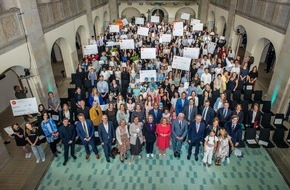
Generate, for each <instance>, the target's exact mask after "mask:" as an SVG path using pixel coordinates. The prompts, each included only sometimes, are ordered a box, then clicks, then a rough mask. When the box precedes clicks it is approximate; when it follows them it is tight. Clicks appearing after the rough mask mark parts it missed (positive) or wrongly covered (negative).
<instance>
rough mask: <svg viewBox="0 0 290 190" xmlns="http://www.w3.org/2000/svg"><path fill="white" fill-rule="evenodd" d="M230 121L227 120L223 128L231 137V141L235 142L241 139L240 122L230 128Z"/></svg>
mask: <svg viewBox="0 0 290 190" xmlns="http://www.w3.org/2000/svg"><path fill="white" fill-rule="evenodd" d="M232 124H233V123H232V122H231V121H229V122H227V123H226V124H225V127H224V128H225V129H226V130H227V132H228V134H229V135H230V136H231V137H232V141H233V143H234V144H235V143H236V142H240V141H241V140H242V133H243V131H242V125H241V124H240V123H237V124H236V127H235V128H234V129H232Z"/></svg>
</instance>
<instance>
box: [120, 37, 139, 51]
mask: <svg viewBox="0 0 290 190" xmlns="http://www.w3.org/2000/svg"><path fill="white" fill-rule="evenodd" d="M120 49H135V47H134V40H133V39H129V40H120Z"/></svg>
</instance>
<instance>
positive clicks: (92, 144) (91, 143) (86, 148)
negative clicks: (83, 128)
mask: <svg viewBox="0 0 290 190" xmlns="http://www.w3.org/2000/svg"><path fill="white" fill-rule="evenodd" d="M82 142H83V145H84V146H85V150H86V154H91V151H90V147H89V145H91V147H92V149H93V152H94V153H95V154H98V153H99V152H98V149H97V147H96V145H95V140H94V138H91V140H90V141H85V140H82Z"/></svg>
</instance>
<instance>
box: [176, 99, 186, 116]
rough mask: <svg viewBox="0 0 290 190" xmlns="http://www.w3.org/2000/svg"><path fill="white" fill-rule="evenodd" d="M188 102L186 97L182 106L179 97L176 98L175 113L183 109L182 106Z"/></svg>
mask: <svg viewBox="0 0 290 190" xmlns="http://www.w3.org/2000/svg"><path fill="white" fill-rule="evenodd" d="M188 102H189V101H188V99H187V98H185V99H184V105H183V106H182V101H181V98H178V99H177V101H176V105H175V110H176V114H177V115H178V114H179V113H181V112H182V111H183V109H184V107H185V106H186V105H187V104H188Z"/></svg>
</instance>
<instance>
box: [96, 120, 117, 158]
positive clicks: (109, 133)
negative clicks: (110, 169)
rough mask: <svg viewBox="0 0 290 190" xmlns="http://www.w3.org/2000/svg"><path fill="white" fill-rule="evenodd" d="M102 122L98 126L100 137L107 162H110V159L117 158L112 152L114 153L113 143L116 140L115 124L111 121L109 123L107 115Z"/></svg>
mask: <svg viewBox="0 0 290 190" xmlns="http://www.w3.org/2000/svg"><path fill="white" fill-rule="evenodd" d="M102 120H103V122H102V123H100V124H99V126H98V131H99V137H100V141H101V144H102V146H103V149H104V152H105V156H106V160H107V162H110V158H109V157H112V158H113V159H114V158H115V156H113V155H112V154H111V152H112V143H113V142H114V141H115V139H116V133H115V130H114V126H113V123H112V122H111V121H108V116H107V115H103V116H102Z"/></svg>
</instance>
